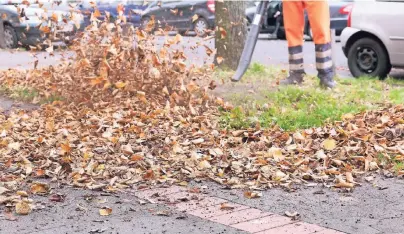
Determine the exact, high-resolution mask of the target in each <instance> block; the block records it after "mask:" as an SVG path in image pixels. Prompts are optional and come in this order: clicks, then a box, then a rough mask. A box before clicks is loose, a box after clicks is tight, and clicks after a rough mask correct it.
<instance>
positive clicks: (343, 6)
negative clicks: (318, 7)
mask: <svg viewBox="0 0 404 234" xmlns="http://www.w3.org/2000/svg"><path fill="white" fill-rule="evenodd" d="M279 2H281V0H274V1H271V2H270V4H269V7H268V12H272V11H273V9H272V8H273V7H274V6H275V5H276V4H278V3H279ZM353 2H354V0H336V1H329V6H330V18H331V22H330V24H331V27H332V28H333V29H335V31H336V34H337V36H338V35H340V34H341V32H342V30H343V29H344V28H345V27H346V26H347V20H348V15H349V12H350V10H351V8H352V3H353ZM257 5H258V2H255V3H250V4H249V6H248V7H247V9H246V11H245V14H246V17H247V21H248V24H250V23H251V22H252V20H253V19H254V14H255V12H256V8H257ZM267 15H268V17H267V21H266V23H265V24H263V25H262V28H261V33H273V32H274V30H275V25H276V19H275V18H273V17H271V14H267ZM304 20H305V27H304V34H305V35H307V36H309V38H310V39H312V38H313V33H312V30H311V29H310V22H309V18H308V15H307V12H306V11H305V13H304ZM281 22H283V21H282V20H281ZM277 37H278V38H279V39H285V29H284V27H283V23H282V24H281V27H280V30H278V35H277Z"/></svg>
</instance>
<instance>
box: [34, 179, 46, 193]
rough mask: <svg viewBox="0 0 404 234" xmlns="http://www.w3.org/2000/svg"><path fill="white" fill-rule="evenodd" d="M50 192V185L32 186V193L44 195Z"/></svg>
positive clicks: (38, 184)
mask: <svg viewBox="0 0 404 234" xmlns="http://www.w3.org/2000/svg"><path fill="white" fill-rule="evenodd" d="M48 192H49V185H48V184H45V183H40V182H35V183H34V184H33V185H31V193H33V194H44V193H48Z"/></svg>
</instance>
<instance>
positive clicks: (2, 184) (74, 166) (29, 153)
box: [0, 17, 404, 215]
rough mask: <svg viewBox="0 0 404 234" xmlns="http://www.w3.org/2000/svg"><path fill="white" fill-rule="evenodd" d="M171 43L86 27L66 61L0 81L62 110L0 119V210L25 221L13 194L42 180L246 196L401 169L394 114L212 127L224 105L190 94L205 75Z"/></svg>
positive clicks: (109, 26) (202, 93) (21, 202)
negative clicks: (200, 186)
mask: <svg viewBox="0 0 404 234" xmlns="http://www.w3.org/2000/svg"><path fill="white" fill-rule="evenodd" d="M181 40H182V37H180V36H177V37H175V38H174V39H171V40H170V39H167V41H166V42H165V44H164V46H163V47H162V48H160V49H156V48H155V47H154V44H153V36H152V35H150V34H149V33H148V32H147V31H142V30H140V29H134V28H131V29H130V30H129V36H124V35H123V33H122V28H121V27H120V25H119V21H117V22H115V23H110V22H108V21H107V19H106V20H105V21H99V20H98V19H95V18H94V17H92V24H91V25H90V26H89V27H88V28H87V29H86V31H85V32H84V33H82V34H81V36H79V37H78V38H77V39H76V41H75V43H74V45H73V46H72V48H73V49H74V51H75V52H76V55H77V56H76V57H75V58H74V60H72V61H70V62H69V63H64V64H61V65H57V66H51V67H47V68H42V69H34V70H29V71H17V70H12V69H10V70H8V71H5V72H3V73H2V74H1V76H0V81H1V82H2V83H4V84H8V85H10V86H13V85H16V86H23V87H25V86H26V87H32V88H35V90H38V95H41V96H43V97H47V96H51V95H57V96H60V97H63V101H54V102H53V103H50V104H44V105H42V106H41V109H40V110H34V111H31V112H27V111H14V112H12V113H11V114H10V115H3V114H2V115H0V132H2V136H1V139H0V155H1V156H0V167H1V170H0V188H2V190H1V191H2V194H0V203H2V204H10V203H13V204H15V205H16V210H17V213H21V214H28V213H30V212H31V209H32V204H31V203H28V202H27V198H25V197H26V196H25V195H26V194H24V196H22V195H15V194H16V191H18V190H28V191H30V192H29V194H28V195H30V194H36V193H40V194H46V193H51V192H52V191H51V188H50V186H49V185H47V184H44V183H40V182H31V181H35V180H36V179H41V178H50V179H51V180H52V181H58V182H60V183H64V184H68V185H71V186H75V187H79V188H86V189H93V190H103V191H105V192H117V191H120V190H123V189H126V188H136V187H137V186H141V187H145V186H152V185H156V184H180V185H182V184H187V182H188V181H190V180H193V179H199V180H200V179H206V180H213V181H215V182H217V183H219V184H222V185H224V186H226V187H229V188H243V189H245V190H246V192H245V193H244V194H245V197H246V198H256V197H259V196H260V194H261V193H259V192H255V191H254V190H257V189H258V190H260V189H267V188H271V187H274V186H282V187H285V188H289V189H291V188H293V186H294V185H295V184H313V183H319V184H325V185H326V186H329V187H331V186H334V187H339V188H348V189H350V188H353V187H354V186H355V185H357V184H358V183H356V182H355V180H357V179H356V178H357V177H359V176H361V175H363V174H365V173H367V172H381V173H388V172H394V168H393V167H394V164H393V163H389V164H383V165H381V164H380V163H379V159H378V156H379V155H382V157H385V158H387V159H389V161H394V159H397V160H399V159H401V160H403V157H404V144H403V143H404V141H403V136H404V127H403V126H404V121H403V116H404V107H403V105H396V106H388V107H386V108H384V109H382V110H376V111H368V112H364V113H361V114H358V115H351V116H349V118H345V119H344V120H343V121H340V122H335V123H334V124H328V125H325V126H323V127H318V128H308V129H306V130H301V131H295V132H286V131H283V130H281V129H280V128H278V127H273V128H271V129H261V128H260V127H259V126H256V127H255V128H250V129H243V130H236V131H230V130H223V129H220V127H219V126H220V125H219V124H218V115H219V110H218V109H219V108H218V107H221V108H225V109H229V108H231V105H229V104H227V103H226V102H224V101H223V100H222V99H220V98H215V97H211V96H210V95H209V94H208V92H207V90H208V89H209V88H210V87H211V85H207V86H206V87H205V86H202V85H199V81H201V80H205V81H209V71H210V69H211V68H209V67H208V68H204V67H202V68H197V67H195V66H191V67H188V66H187V65H186V56H185V54H184V52H183V51H182V50H180V49H173V48H171V46H172V45H176V44H180V43H181ZM133 45H134V46H133ZM205 83H209V82H205ZM3 133H4V134H3ZM399 173H400V172H397V174H399ZM401 173H402V172H401ZM23 197H24V198H23ZM53 197H54V196H52V197H51V198H53ZM57 200H58V199H57ZM110 213H111V212H110V210H109V208H102V209H100V215H109V214H110Z"/></svg>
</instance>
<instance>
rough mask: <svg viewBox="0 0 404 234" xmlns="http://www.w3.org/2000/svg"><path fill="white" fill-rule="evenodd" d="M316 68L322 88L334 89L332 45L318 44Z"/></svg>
mask: <svg viewBox="0 0 404 234" xmlns="http://www.w3.org/2000/svg"><path fill="white" fill-rule="evenodd" d="M315 50H316V68H317V71H318V78H320V86H321V87H323V88H334V87H335V85H336V83H335V81H334V71H333V64H332V58H331V55H332V52H331V43H326V44H316V45H315Z"/></svg>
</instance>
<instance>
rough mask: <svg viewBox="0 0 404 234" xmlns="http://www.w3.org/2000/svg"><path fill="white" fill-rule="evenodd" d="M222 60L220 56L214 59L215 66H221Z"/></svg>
mask: <svg viewBox="0 0 404 234" xmlns="http://www.w3.org/2000/svg"><path fill="white" fill-rule="evenodd" d="M223 60H224V58H223V57H221V56H218V57H216V62H217V64H221V63H222V62H223Z"/></svg>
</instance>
